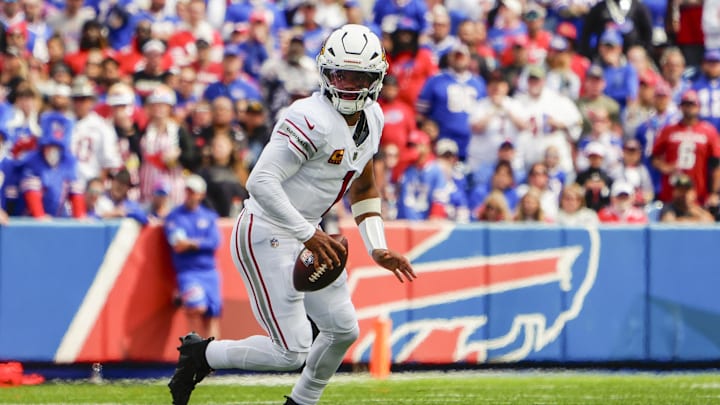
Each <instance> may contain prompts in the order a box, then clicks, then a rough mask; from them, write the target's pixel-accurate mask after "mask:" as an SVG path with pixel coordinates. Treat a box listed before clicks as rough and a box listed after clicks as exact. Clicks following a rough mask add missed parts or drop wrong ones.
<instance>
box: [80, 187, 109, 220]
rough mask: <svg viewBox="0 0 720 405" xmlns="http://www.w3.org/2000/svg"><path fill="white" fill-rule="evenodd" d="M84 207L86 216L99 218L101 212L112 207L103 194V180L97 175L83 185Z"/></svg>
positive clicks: (107, 210)
mask: <svg viewBox="0 0 720 405" xmlns="http://www.w3.org/2000/svg"><path fill="white" fill-rule="evenodd" d="M85 208H86V209H87V216H88V218H95V219H101V218H102V214H103V213H106V212H109V211H110V210H111V209H112V203H111V202H110V199H109V198H107V197H106V196H105V182H104V181H103V180H102V179H100V178H99V177H95V178H92V179H90V180H88V182H87V184H86V185H85Z"/></svg>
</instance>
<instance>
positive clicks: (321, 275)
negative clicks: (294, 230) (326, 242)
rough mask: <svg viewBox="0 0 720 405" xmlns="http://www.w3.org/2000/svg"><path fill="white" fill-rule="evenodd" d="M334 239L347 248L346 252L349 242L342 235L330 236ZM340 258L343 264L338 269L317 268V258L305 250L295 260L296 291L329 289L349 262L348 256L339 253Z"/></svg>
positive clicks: (294, 281)
mask: <svg viewBox="0 0 720 405" xmlns="http://www.w3.org/2000/svg"><path fill="white" fill-rule="evenodd" d="M330 237H332V238H333V239H335V240H336V241H338V242H340V243H342V244H343V246H345V251H346V252H347V249H348V241H347V239H346V238H345V237H344V236H342V235H337V234H334V235H330ZM338 255H339V256H340V261H341V264H340V266H338V267H333V268H327V267H325V266H321V267H320V268H315V257H313V254H312V252H310V251H309V250H307V249H303V250H302V251H301V252H300V255H298V258H297V260H295V270H294V271H293V284H294V286H295V289H296V290H298V291H317V290H320V289H322V288H325V287H327V286H328V285H330V284H331V283H332V282H333V281H335V280H337V278H338V277H340V274H342V272H343V270H344V269H345V263H346V262H347V254H342V253H341V252H338Z"/></svg>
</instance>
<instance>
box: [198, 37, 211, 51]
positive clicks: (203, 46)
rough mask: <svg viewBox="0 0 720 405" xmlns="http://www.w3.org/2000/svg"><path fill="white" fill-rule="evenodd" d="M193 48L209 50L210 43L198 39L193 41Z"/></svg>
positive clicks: (203, 39)
mask: <svg viewBox="0 0 720 405" xmlns="http://www.w3.org/2000/svg"><path fill="white" fill-rule="evenodd" d="M195 47H197V48H198V49H207V48H210V42H209V41H208V40H207V39H205V38H198V39H196V40H195Z"/></svg>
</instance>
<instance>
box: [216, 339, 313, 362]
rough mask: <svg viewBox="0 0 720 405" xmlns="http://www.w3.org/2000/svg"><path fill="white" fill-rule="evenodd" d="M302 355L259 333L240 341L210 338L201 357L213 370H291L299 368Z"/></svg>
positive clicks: (304, 355) (303, 358)
mask: <svg viewBox="0 0 720 405" xmlns="http://www.w3.org/2000/svg"><path fill="white" fill-rule="evenodd" d="M306 357H307V353H300V352H291V351H288V350H285V349H283V348H282V347H280V346H278V345H276V344H275V343H273V341H272V339H270V338H269V337H268V336H260V335H256V336H250V337H248V338H246V339H242V340H213V341H212V342H210V343H209V344H208V347H207V350H206V351H205V358H206V359H207V362H208V364H209V365H210V367H212V368H214V369H224V368H239V369H243V370H255V371H267V370H275V371H291V370H297V369H299V368H300V367H302V365H303V363H304V362H305V358H306Z"/></svg>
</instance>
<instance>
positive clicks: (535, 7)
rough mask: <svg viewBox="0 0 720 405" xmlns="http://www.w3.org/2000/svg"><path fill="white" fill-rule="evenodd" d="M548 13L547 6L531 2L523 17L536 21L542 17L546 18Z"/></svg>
mask: <svg viewBox="0 0 720 405" xmlns="http://www.w3.org/2000/svg"><path fill="white" fill-rule="evenodd" d="M546 15H547V10H545V7H542V6H540V5H539V4H537V3H530V4H528V6H527V8H526V10H525V13H524V14H523V17H524V18H525V19H526V20H528V21H535V20H537V19H540V18H545V16H546Z"/></svg>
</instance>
